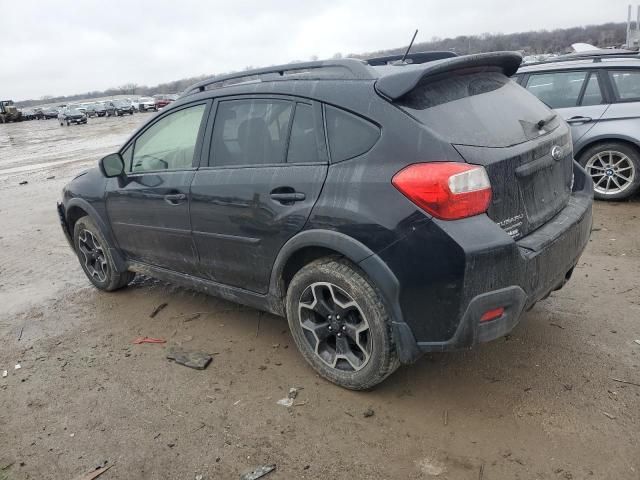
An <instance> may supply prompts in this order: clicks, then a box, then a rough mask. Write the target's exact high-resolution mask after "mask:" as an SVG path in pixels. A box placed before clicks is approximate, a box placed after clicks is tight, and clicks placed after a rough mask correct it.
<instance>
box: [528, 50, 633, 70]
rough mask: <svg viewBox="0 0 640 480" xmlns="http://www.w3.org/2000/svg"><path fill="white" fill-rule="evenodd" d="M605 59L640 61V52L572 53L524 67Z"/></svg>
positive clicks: (598, 61) (594, 61) (596, 61)
mask: <svg viewBox="0 0 640 480" xmlns="http://www.w3.org/2000/svg"><path fill="white" fill-rule="evenodd" d="M603 58H604V59H610V58H613V59H616V58H626V59H629V58H631V59H640V54H639V53H638V52H633V51H628V52H616V53H593V52H584V53H582V52H580V53H570V54H567V55H561V56H559V57H554V58H549V59H547V60H540V61H539V62H530V63H523V64H522V66H523V67H530V66H532V65H544V64H547V63H559V62H571V61H573V60H593V63H600V62H601V61H602V59H603Z"/></svg>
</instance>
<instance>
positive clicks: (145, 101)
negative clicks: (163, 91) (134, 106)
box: [138, 97, 158, 112]
mask: <svg viewBox="0 0 640 480" xmlns="http://www.w3.org/2000/svg"><path fill="white" fill-rule="evenodd" d="M157 110H158V109H157V108H156V101H155V100H154V99H153V98H152V97H140V98H139V99H138V111H140V112H148V111H154V112H155V111H157Z"/></svg>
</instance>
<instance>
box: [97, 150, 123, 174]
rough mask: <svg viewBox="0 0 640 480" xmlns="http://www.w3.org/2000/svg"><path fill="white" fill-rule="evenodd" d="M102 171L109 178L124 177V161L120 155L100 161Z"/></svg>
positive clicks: (111, 155)
mask: <svg viewBox="0 0 640 480" xmlns="http://www.w3.org/2000/svg"><path fill="white" fill-rule="evenodd" d="M100 170H102V173H103V175H104V176H105V177H107V178H113V177H122V176H124V160H123V159H122V155H120V154H119V153H112V154H110V155H107V156H106V157H104V158H103V159H101V160H100Z"/></svg>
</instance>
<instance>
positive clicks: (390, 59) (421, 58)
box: [365, 51, 458, 67]
mask: <svg viewBox="0 0 640 480" xmlns="http://www.w3.org/2000/svg"><path fill="white" fill-rule="evenodd" d="M457 56H458V55H456V54H455V53H454V52H448V51H443V52H415V53H409V54H408V55H407V56H406V58H405V61H404V63H411V64H416V63H427V62H432V61H434V60H442V59H443V58H451V57H457ZM402 58H403V55H387V56H386V57H375V58H368V59H366V60H365V62H367V63H368V64H369V65H371V66H376V67H377V66H381V65H388V64H390V63H394V62H399V61H400V60H402Z"/></svg>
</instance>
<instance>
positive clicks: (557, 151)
mask: <svg viewBox="0 0 640 480" xmlns="http://www.w3.org/2000/svg"><path fill="white" fill-rule="evenodd" d="M551 158H553V159H554V160H555V161H560V159H561V158H562V148H560V147H559V146H558V145H554V146H553V148H552V149H551Z"/></svg>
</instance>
